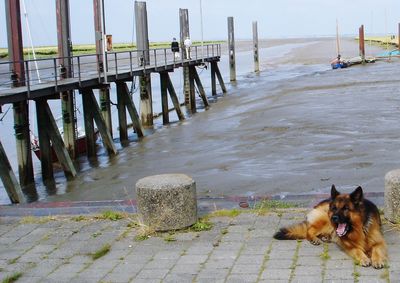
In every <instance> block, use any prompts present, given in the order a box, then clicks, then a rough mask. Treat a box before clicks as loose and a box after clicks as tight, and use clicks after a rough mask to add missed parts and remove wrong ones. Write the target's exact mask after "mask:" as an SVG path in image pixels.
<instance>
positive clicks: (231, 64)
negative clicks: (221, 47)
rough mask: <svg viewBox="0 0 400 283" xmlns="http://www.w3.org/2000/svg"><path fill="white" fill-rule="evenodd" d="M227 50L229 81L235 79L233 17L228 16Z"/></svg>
mask: <svg viewBox="0 0 400 283" xmlns="http://www.w3.org/2000/svg"><path fill="white" fill-rule="evenodd" d="M228 52H229V74H230V80H231V82H233V81H236V62H235V30H234V23H233V17H228Z"/></svg>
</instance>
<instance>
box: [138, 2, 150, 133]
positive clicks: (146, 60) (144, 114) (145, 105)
mask: <svg viewBox="0 0 400 283" xmlns="http://www.w3.org/2000/svg"><path fill="white" fill-rule="evenodd" d="M135 25H136V46H137V50H138V52H139V54H138V57H139V58H142V60H141V61H142V62H141V63H140V64H144V65H149V64H150V51H149V31H148V24H147V7H146V2H142V1H135ZM139 82H140V111H141V119H142V125H143V126H144V127H147V128H151V127H153V99H152V95H151V77H150V74H144V75H142V76H140V77H139Z"/></svg>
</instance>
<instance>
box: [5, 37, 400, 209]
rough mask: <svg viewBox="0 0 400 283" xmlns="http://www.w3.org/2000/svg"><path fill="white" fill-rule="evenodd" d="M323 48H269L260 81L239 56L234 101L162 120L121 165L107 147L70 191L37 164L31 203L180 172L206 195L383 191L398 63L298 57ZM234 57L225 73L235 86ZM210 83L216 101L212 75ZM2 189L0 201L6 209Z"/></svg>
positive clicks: (396, 154) (393, 135)
mask: <svg viewBox="0 0 400 283" xmlns="http://www.w3.org/2000/svg"><path fill="white" fill-rule="evenodd" d="M318 44H321V45H322V46H323V45H324V44H326V41H324V40H322V41H318V40H315V39H313V40H308V41H305V42H302V43H297V42H296V43H288V42H283V43H282V44H278V45H277V46H273V47H269V48H263V49H261V50H260V54H261V56H262V57H261V67H262V70H263V71H262V72H261V73H260V74H255V73H252V68H253V63H252V53H251V51H244V52H237V57H236V63H237V75H238V82H237V83H236V84H228V88H229V91H228V92H229V93H228V95H227V96H224V97H219V98H218V101H217V103H213V104H212V107H211V109H209V110H207V111H202V112H201V113H198V114H196V115H194V116H192V117H190V118H188V119H187V120H185V121H183V122H173V123H172V124H171V125H169V126H165V127H163V126H162V125H161V123H160V121H158V122H157V126H156V128H157V129H156V131H155V132H154V133H152V134H150V133H149V134H148V135H147V136H146V137H145V138H144V139H143V140H141V141H140V142H136V141H132V142H131V143H130V144H129V145H128V146H126V147H124V148H122V147H121V146H120V145H119V143H117V146H119V154H118V155H117V156H115V157H112V158H109V157H108V156H107V154H106V153H105V152H104V150H103V149H102V148H99V157H98V158H97V160H95V161H93V160H92V161H90V162H89V161H88V160H87V159H86V158H85V157H82V158H81V159H80V163H79V164H80V173H79V175H78V177H77V178H76V179H74V180H72V181H69V182H66V180H65V178H64V177H63V174H62V172H58V173H57V175H56V184H55V185H54V186H48V187H46V186H44V185H43V184H42V183H41V181H40V176H39V175H40V168H39V166H38V163H37V162H36V163H35V169H36V172H35V173H36V177H37V178H36V182H37V189H38V195H37V196H33V197H32V198H33V199H40V200H47V201H54V200H57V201H58V200H109V199H124V198H131V197H134V185H135V183H136V181H137V180H138V179H140V178H142V177H144V176H148V175H154V174H161V173H172V172H179V173H185V174H188V175H191V176H192V177H193V178H194V179H195V180H196V183H197V191H198V193H199V195H200V196H227V195H243V196H246V195H270V194H280V195H285V194H287V193H308V192H326V191H327V190H328V188H330V185H331V184H332V183H335V184H337V185H338V187H339V188H344V189H348V188H352V187H353V186H355V185H358V184H361V185H363V186H365V189H366V191H370V192H379V191H383V176H384V174H385V173H386V172H387V171H389V170H391V169H394V168H396V166H397V160H399V158H400V151H399V150H398V148H400V147H399V144H398V141H399V140H400V139H399V138H400V133H399V132H398V131H397V127H396V126H397V124H398V123H397V121H398V118H399V117H398V116H399V115H398V114H397V113H398V105H399V102H400V101H399V100H400V99H399V98H398V97H397V96H396V93H398V91H399V88H398V80H397V79H396V77H398V75H399V74H398V73H399V72H400V71H398V70H396V69H400V68H399V63H398V62H397V61H392V62H390V63H389V62H378V63H376V64H371V65H366V66H354V67H352V68H349V69H343V70H339V71H332V70H330V68H329V65H328V64H326V63H325V62H329V59H330V58H326V60H324V61H322V60H317V59H315V60H314V58H306V59H307V60H304V61H305V62H306V63H301V60H299V59H298V58H297V57H296V56H297V55H296V54H302V52H303V53H304V52H305V50H310V46H316V45H318ZM352 44H353V45H351V43H349V46H353V47H354V48H355V49H356V48H357V46H356V45H355V43H352ZM249 49H251V45H249ZM310 56H311V55H310ZM225 57H226V56H224V58H223V59H222V62H221V64H220V68H221V72H222V74H223V75H224V79H225V82H226V83H227V82H228V79H227V78H228V75H229V73H228V68H227V66H228V64H227V62H226V58H225ZM291 58H292V59H291ZM180 75H181V74H180V72H176V74H175V75H174V78H173V80H174V85H175V87H176V88H177V89H179V91H178V92H179V93H182V92H181V89H180V86H181V84H180V82H181V78H180V77H181V76H180ZM201 76H202V81H203V83H204V84H205V85H206V88H207V89H206V91H207V93H210V90H209V80H210V79H209V72H208V71H203V72H202V73H201ZM158 89H159V87H158V78H157V77H155V78H154V80H153V96H154V104H155V105H157V107H158V109H159V91H158ZM181 98H182V95H181ZM155 108H156V107H155ZM156 109H157V108H156ZM8 116H12V115H8ZM55 116H56V115H55ZM174 119H175V121H176V118H174ZM114 124H115V125H116V122H114ZM0 127H1V128H2V132H3V129H4V128H5V129H6V131H9V130H10V129H12V121H11V120H10V119H8V120H7V118H6V119H5V121H3V123H2V124H1V125H0ZM115 136H117V135H115ZM132 140H135V138H134V137H132ZM7 141H8V143H7ZM2 142H3V143H5V146H6V147H8V151H7V152H8V154H9V155H8V156H9V158H10V159H11V160H15V158H13V153H12V150H11V149H10V148H11V147H12V135H10V134H9V135H8V138H7V137H6V138H4V137H3V135H2ZM6 143H7V145H6ZM14 166H15V164H14ZM0 190H1V191H0V194H1V195H0V202H1V203H7V202H8V199H7V197H6V195H5V194H4V191H3V190H2V189H0Z"/></svg>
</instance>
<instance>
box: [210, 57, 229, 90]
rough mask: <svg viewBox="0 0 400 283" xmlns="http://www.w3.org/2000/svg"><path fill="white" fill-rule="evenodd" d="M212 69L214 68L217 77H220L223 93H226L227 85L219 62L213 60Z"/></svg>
mask: <svg viewBox="0 0 400 283" xmlns="http://www.w3.org/2000/svg"><path fill="white" fill-rule="evenodd" d="M211 70H214V73H215V75H216V77H217V78H218V82H219V85H220V87H221V89H222V92H223V93H226V87H225V83H224V80H223V78H222V75H221V72H220V71H219V68H218V64H217V62H211Z"/></svg>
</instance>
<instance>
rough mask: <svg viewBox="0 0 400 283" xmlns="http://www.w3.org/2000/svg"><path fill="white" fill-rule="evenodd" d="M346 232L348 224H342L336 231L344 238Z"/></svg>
mask: <svg viewBox="0 0 400 283" xmlns="http://www.w3.org/2000/svg"><path fill="white" fill-rule="evenodd" d="M345 231H346V223H340V224H339V225H338V227H337V229H336V233H337V234H338V235H339V236H342V235H343V234H344V233H345Z"/></svg>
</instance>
